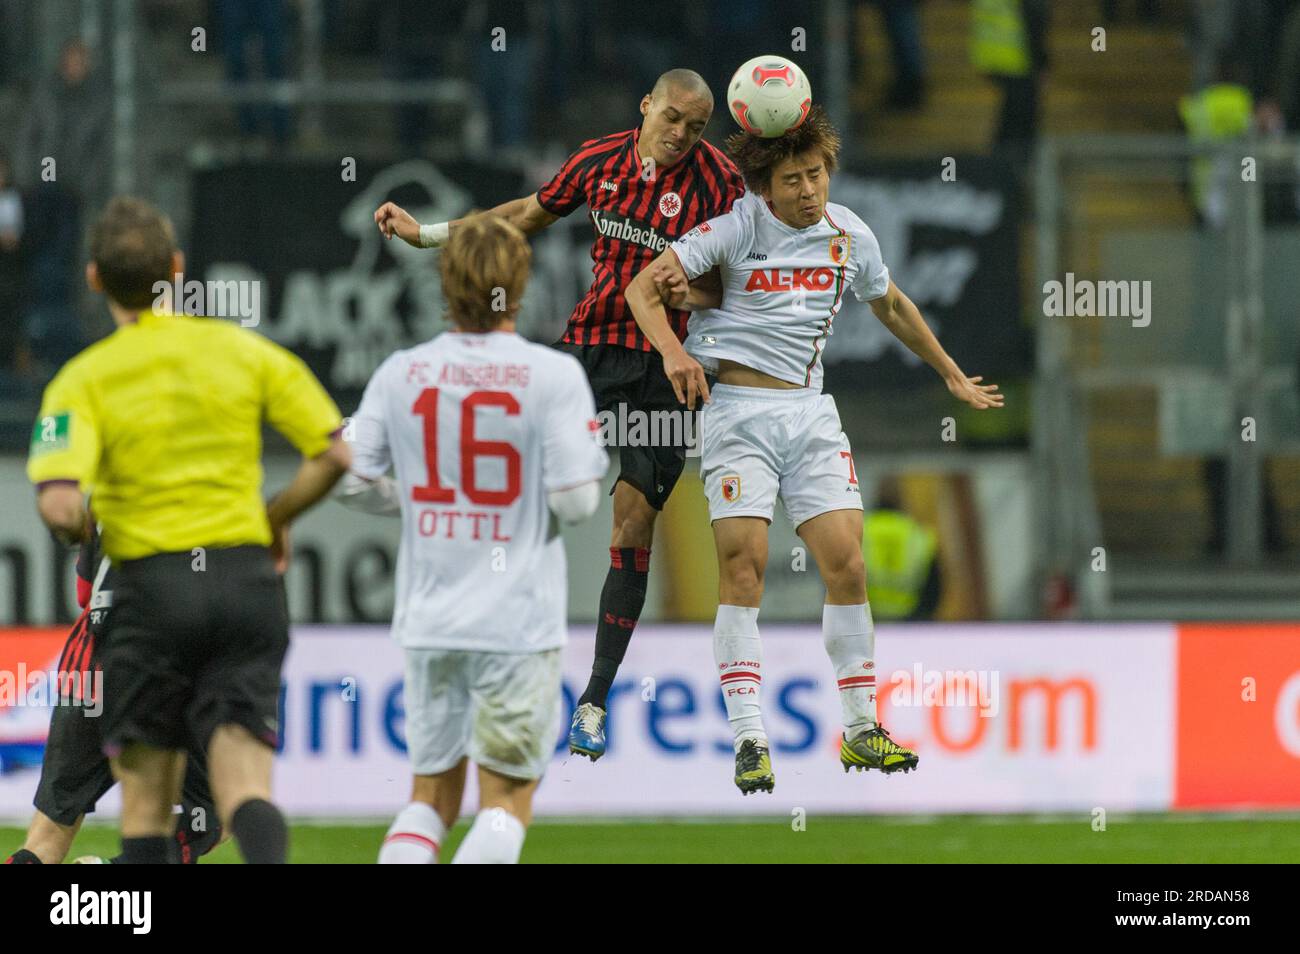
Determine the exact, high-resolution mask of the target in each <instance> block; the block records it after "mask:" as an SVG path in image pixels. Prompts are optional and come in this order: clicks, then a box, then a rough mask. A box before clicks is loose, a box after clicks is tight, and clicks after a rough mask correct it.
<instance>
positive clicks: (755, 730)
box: [713, 604, 767, 749]
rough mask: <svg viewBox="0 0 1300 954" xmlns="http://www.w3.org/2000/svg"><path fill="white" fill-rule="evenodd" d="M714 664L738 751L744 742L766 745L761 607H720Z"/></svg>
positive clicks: (714, 626) (714, 642)
mask: <svg viewBox="0 0 1300 954" xmlns="http://www.w3.org/2000/svg"><path fill="white" fill-rule="evenodd" d="M713 660H714V662H716V663H717V664H718V679H719V680H720V681H721V683H722V698H723V700H724V701H725V702H726V703H727V721H728V722H730V723H731V731H732V732H733V733H734V734H735V737H736V741H735V744H736V748H737V749H739V748H740V743H741V742H743V741H744V740H745V739H757V740H760V741H762V742H763V743H766V742H767V733H766V732H764V731H763V710H762V708H761V707H760V706H759V702H758V690H759V687H760V685H761V684H762V681H763V650H762V644H761V643H760V642H759V638H758V607H756V606H753V607H751V606H728V605H726V604H721V605H719V606H718V615H717V616H716V617H715V618H714V621H713Z"/></svg>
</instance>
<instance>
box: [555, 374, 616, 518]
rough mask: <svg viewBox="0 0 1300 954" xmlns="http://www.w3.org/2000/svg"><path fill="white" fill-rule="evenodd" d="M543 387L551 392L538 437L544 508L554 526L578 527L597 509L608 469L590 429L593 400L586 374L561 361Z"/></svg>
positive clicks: (594, 430)
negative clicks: (554, 523)
mask: <svg viewBox="0 0 1300 954" xmlns="http://www.w3.org/2000/svg"><path fill="white" fill-rule="evenodd" d="M548 382H550V383H551V384H552V387H553V390H552V393H551V395H550V397H549V398H548V399H547V402H546V405H545V409H546V410H545V417H544V425H543V426H544V432H543V436H542V485H543V487H544V488H545V490H546V505H547V507H548V508H549V509H550V511H551V513H553V514H554V515H555V518H556V519H557V520H559V521H560V523H569V524H573V523H581V522H582V521H583V520H586V519H587V518H588V517H590V516H591V515H592V514H593V513H595V512H596V508H597V507H599V506H600V479H601V478H602V477H604V476H605V471H606V470H608V469H609V454H608V453H606V451H605V449H604V447H602V446H601V444H600V427H599V426H598V425H597V423H596V398H595V396H594V395H593V394H592V393H591V385H590V384H589V383H588V382H587V375H586V372H584V371H583V370H582V367H581V365H579V364H578V362H577V360H576V359H575V358H572V357H569V356H567V355H566V356H565V360H564V361H562V362H560V364H559V365H558V366H557V368H556V370H555V373H554V375H553V376H550V375H548Z"/></svg>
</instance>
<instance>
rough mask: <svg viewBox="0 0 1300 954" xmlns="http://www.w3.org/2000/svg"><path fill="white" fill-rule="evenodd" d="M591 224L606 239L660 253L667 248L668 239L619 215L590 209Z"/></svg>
mask: <svg viewBox="0 0 1300 954" xmlns="http://www.w3.org/2000/svg"><path fill="white" fill-rule="evenodd" d="M591 224H592V225H594V226H595V227H596V231H597V232H598V233H599V234H600V235H603V236H605V237H606V238H612V239H622V240H623V241H625V242H633V243H635V244H637V245H644V246H645V247H646V248H652V249H654V250H655V251H656V252H662V251H663V250H664V249H666V248H667V247H668V239H666V238H664V237H663V236H662V235H660V234H659V233H658V232H656V231H655V230H654V229H652V228H650V227H649V226H647V225H640V224H638V223H636V222H633V221H632V220H631V219H626V218H624V217H623V216H621V215H610V214H609V213H608V212H601V211H599V210H597V209H592V210H591Z"/></svg>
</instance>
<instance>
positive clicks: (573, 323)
mask: <svg viewBox="0 0 1300 954" xmlns="http://www.w3.org/2000/svg"><path fill="white" fill-rule="evenodd" d="M620 135H621V136H625V137H626V140H627V141H626V142H625V143H624V147H627V146H629V145H630V144H631V142H632V137H631V136H630V135H629V134H627V133H620ZM601 156H602V157H603V158H602V162H601V165H600V167H599V169H598V170H596V172H595V174H594V182H596V183H599V182H600V181H601V180H603V179H615V178H617V175H616V172H617V170H618V169H619V167H620V166H621V165H623V163H624V162H625V160H626V154H625V151H624V149H623V148H620V149H616V150H612V151H610V152H607V153H602V154H601ZM588 195H590V190H589V191H588ZM588 209H589V210H590V205H589V206H588ZM593 225H594V220H593ZM607 241H609V239H607V238H606V237H605V236H603V235H601V234H600V233H599V232H597V234H596V237H595V238H594V239H593V240H592V250H593V251H595V247H596V245H597V244H598V243H600V242H607ZM606 264H608V260H606ZM596 292H597V288H596V285H595V283H593V285H592V288H591V290H590V291H588V292H587V293H586V294H584V296H583V297H582V298H581V299H580V300H579V302H578V306H577V309H576V310H575V311H574V313H573V315H572V316H571V317H570V318H569V328H570V333H569V336H570V337H571V338H572V339H573V342H574V343H575V344H583V345H585V344H599V343H600V342H599V328H597V334H596V335H594V336H593V334H592V332H591V328H592V325H593V319H595V322H599V316H598V315H596V314H595V312H596V309H597V308H598V307H599V306H600V304H601V302H602V301H604V299H603V298H602V297H601V296H600V295H599V294H596ZM593 337H595V338H596V340H593Z"/></svg>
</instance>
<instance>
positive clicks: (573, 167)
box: [537, 133, 628, 215]
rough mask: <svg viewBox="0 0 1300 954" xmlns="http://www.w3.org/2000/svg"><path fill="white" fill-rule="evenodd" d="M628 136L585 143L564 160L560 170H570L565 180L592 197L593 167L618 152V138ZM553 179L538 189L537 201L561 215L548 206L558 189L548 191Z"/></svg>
mask: <svg viewBox="0 0 1300 954" xmlns="http://www.w3.org/2000/svg"><path fill="white" fill-rule="evenodd" d="M626 136H628V134H627V133H616V134H615V135H613V136H606V137H604V138H603V139H595V140H590V141H588V142H585V143H583V144H582V146H580V147H579V148H578V150H577V151H576V152H574V153H573V154H572V155H571V156H569V158H568V159H566V160H564V165H562V166H561V167H560V170H559V171H560V172H564V171H565V170H566V169H567V170H568V171H567V174H566V175H565V181H566V182H569V183H572V184H573V185H574V186H575V187H576V188H577V189H578V191H579V192H581V193H582V194H583V195H584V197H586V198H588V199H590V196H591V188H590V186H589V185H588V183H589V182H590V173H591V170H592V168H593V167H594V166H596V165H597V164H599V162H600V161H601V158H602V157H603V156H606V155H608V154H609V153H610V152H617V151H618V147H619V145H620V143H619V142H618V141H617V140H619V139H620V138H621V137H626ZM553 181H554V177H552V179H551V180H550V181H548V182H547V183H546V184H544V185H543V186H542V188H540V189H538V190H537V202H538V204H539V205H540V206H541V207H542V208H543V209H546V211H547V212H550V213H551V214H552V215H559V214H560V213H558V212H555V211H553V210H552V209H550V208H548V207H547V204H548V203H550V202H554V201H555V198H556V196H555V194H554V193H555V192H556V191H558V190H551V192H550V193H548V192H547V190H546V186H548V185H550V184H551V182H553Z"/></svg>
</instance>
